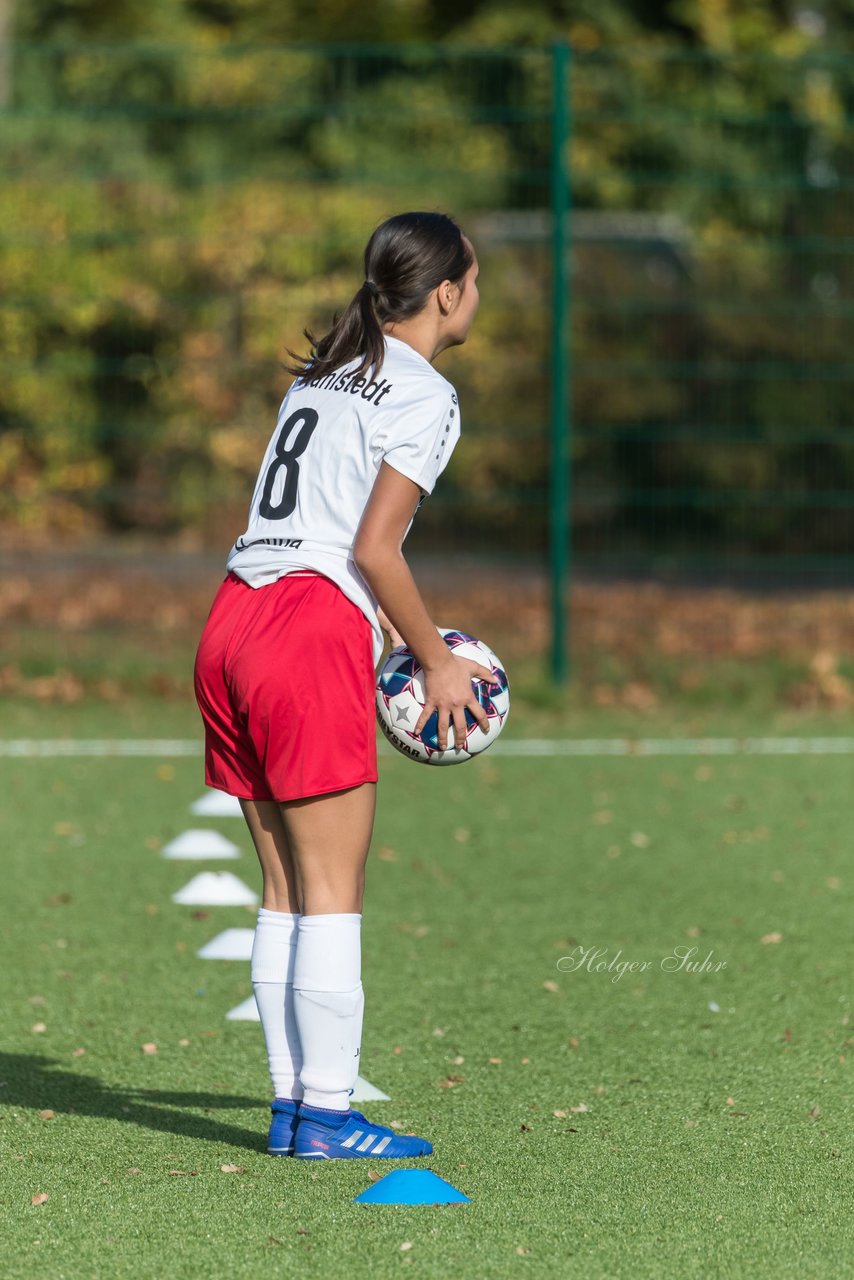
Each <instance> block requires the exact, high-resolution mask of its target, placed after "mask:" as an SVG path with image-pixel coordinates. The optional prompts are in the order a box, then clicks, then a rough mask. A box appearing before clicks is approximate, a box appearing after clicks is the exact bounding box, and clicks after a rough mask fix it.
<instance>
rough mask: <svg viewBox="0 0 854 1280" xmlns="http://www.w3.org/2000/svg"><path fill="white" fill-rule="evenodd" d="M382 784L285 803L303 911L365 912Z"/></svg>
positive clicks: (283, 810)
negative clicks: (367, 869)
mask: <svg viewBox="0 0 854 1280" xmlns="http://www.w3.org/2000/svg"><path fill="white" fill-rule="evenodd" d="M376 796H377V784H376V783H375V782H363V783H361V784H360V785H359V786H357V787H348V788H347V789H346V790H345V791H333V792H330V793H329V794H327V795H323V796H309V797H307V798H306V799H303V800H287V801H284V802H283V803H282V804H280V806H279V808H280V810H281V816H282V821H283V826H284V830H285V833H286V840H287V846H288V848H289V850H290V853H291V856H292V859H293V866H294V874H295V879H296V884H297V886H298V889H299V900H300V902H301V908H300V909H301V911H302V912H303V914H304V915H324V914H327V913H334V912H356V913H361V910H362V898H363V895H364V891H365V864H366V862H367V859H368V850H369V848H370V844H371V836H372V834H373V829H374V814H375V812H376Z"/></svg>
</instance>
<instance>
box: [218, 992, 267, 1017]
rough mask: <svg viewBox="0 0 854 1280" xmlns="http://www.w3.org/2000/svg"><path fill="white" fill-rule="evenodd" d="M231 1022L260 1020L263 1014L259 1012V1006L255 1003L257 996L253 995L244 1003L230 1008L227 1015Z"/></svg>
mask: <svg viewBox="0 0 854 1280" xmlns="http://www.w3.org/2000/svg"><path fill="white" fill-rule="evenodd" d="M225 1016H226V1018H227V1019H228V1021H229V1022H260V1021H261V1015H260V1013H259V1012H258V1006H257V1004H256V1003H255V996H254V995H251V996H249V997H248V998H247V999H246V1000H244V1001H242V1003H240V1004H238V1005H235V1006H234V1008H233V1009H229V1011H228V1013H227V1014H226V1015H225Z"/></svg>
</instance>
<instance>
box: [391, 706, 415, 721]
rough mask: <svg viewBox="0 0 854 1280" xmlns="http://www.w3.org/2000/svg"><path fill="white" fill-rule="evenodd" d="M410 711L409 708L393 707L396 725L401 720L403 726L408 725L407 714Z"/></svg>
mask: <svg viewBox="0 0 854 1280" xmlns="http://www.w3.org/2000/svg"><path fill="white" fill-rule="evenodd" d="M411 710H412V708H411V707H395V709H394V714H395V717H396V719H397V723H398V724H399V723H400V721H401V720H402V721H403V722H404V724H409V713H410V711H411Z"/></svg>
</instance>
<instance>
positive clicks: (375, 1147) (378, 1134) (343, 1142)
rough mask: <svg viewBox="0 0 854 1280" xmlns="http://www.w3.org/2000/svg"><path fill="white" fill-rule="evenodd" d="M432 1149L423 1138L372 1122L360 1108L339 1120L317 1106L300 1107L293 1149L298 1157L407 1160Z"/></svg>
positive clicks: (313, 1158)
mask: <svg viewBox="0 0 854 1280" xmlns="http://www.w3.org/2000/svg"><path fill="white" fill-rule="evenodd" d="M432 1150H433V1147H432V1145H431V1143H429V1142H427V1141H426V1139H425V1138H413V1137H407V1136H405V1135H403V1134H399V1133H395V1132H394V1130H393V1129H387V1128H385V1126H384V1125H381V1124H373V1123H372V1122H371V1121H370V1120H367V1119H366V1118H365V1116H363V1115H362V1113H361V1111H351V1112H350V1115H349V1117H348V1118H347V1119H346V1120H344V1121H343V1122H342V1120H341V1118H340V1116H337V1115H333V1116H330V1114H329V1112H327V1113H326V1116H324V1112H323V1109H322V1108H320V1107H309V1106H306V1105H305V1104H303V1106H302V1107H300V1113H299V1123H298V1124H297V1132H296V1151H295V1152H294V1154H295V1155H296V1157H297V1159H298V1160H353V1159H359V1158H363V1157H364V1158H368V1159H373V1158H374V1157H377V1158H378V1159H385V1160H410V1159H412V1158H413V1157H415V1156H429V1154H430V1152H431V1151H432Z"/></svg>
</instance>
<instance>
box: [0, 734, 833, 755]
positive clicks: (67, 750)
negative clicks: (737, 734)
mask: <svg viewBox="0 0 854 1280" xmlns="http://www.w3.org/2000/svg"><path fill="white" fill-rule="evenodd" d="M379 746H380V750H381V752H382V753H384V754H386V755H390V754H391V753H392V752H393V751H394V748H393V747H391V746H389V745H388V744H386V743H384V742H380V744H379ZM489 750H490V752H491V753H492V754H494V755H501V756H703V755H722V756H733V755H771V756H777V755H851V754H854V738H842V737H839V738H518V739H515V740H514V739H509V740H508V741H506V742H504V741H500V742H496V743H494V744H493V745H492V746H491V747H490V748H489ZM203 754H204V743H203V742H202V741H200V740H196V739H193V738H0V756H14V757H17V758H20V759H27V758H41V759H44V758H47V757H53V756H97V757H108V756H117V757H118V756H159V757H161V758H162V757H164V756H167V757H168V756H201V755H203Z"/></svg>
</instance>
